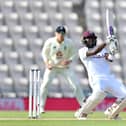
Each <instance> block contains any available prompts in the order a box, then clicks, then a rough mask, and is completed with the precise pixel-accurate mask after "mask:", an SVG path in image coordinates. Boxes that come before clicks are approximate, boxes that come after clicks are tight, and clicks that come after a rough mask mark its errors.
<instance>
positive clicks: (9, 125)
mask: <svg viewBox="0 0 126 126" xmlns="http://www.w3.org/2000/svg"><path fill="white" fill-rule="evenodd" d="M73 115H74V112H58V111H52V112H46V113H45V114H42V115H41V118H40V119H38V120H33V119H28V112H20V111H18V112H12V111H9V112H7V111H6V112H4V111H1V112H0V126H126V120H124V119H126V113H124V112H123V113H121V116H122V119H123V120H106V118H105V117H104V114H103V112H95V113H94V114H91V115H89V118H88V120H76V119H75V118H74V117H73Z"/></svg>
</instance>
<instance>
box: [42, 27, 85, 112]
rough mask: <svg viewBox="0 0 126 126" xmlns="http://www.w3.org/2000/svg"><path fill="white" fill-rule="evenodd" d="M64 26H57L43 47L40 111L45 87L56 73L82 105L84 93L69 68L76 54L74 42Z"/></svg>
mask: <svg viewBox="0 0 126 126" xmlns="http://www.w3.org/2000/svg"><path fill="white" fill-rule="evenodd" d="M65 34H66V29H65V27H64V26H58V27H57V28H56V31H55V37H52V38H49V39H48V40H47V41H46V42H45V45H44V47H43V50H42V57H43V60H44V62H45V66H46V69H45V72H44V75H43V83H42V84H41V91H40V94H41V96H40V97H41V112H44V105H45V101H46V97H47V89H48V86H49V85H50V83H51V82H52V79H53V78H54V77H55V76H56V75H61V76H63V77H64V78H65V79H66V80H67V81H68V82H69V84H70V86H71V87H72V88H73V91H74V94H75V96H76V98H77V100H78V102H79V104H80V105H82V100H83V98H84V94H83V92H82V90H81V87H80V85H79V80H78V79H77V77H76V75H75V74H74V72H73V70H72V69H73V68H71V63H72V62H73V59H74V57H75V55H76V51H75V47H74V43H73V41H72V40H71V39H68V38H67V37H66V36H65Z"/></svg>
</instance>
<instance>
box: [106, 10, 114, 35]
mask: <svg viewBox="0 0 126 126" xmlns="http://www.w3.org/2000/svg"><path fill="white" fill-rule="evenodd" d="M106 26H107V32H108V36H112V35H114V14H113V13H112V11H110V9H108V8H107V9H106Z"/></svg>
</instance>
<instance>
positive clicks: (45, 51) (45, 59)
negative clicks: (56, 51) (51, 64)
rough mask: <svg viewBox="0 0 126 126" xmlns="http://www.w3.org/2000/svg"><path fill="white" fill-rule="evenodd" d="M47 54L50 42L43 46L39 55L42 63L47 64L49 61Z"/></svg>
mask: <svg viewBox="0 0 126 126" xmlns="http://www.w3.org/2000/svg"><path fill="white" fill-rule="evenodd" d="M49 52H50V42H49V41H48V40H47V41H46V42H45V44H44V46H43V49H42V53H41V55H42V58H43V60H44V62H47V61H48V60H49Z"/></svg>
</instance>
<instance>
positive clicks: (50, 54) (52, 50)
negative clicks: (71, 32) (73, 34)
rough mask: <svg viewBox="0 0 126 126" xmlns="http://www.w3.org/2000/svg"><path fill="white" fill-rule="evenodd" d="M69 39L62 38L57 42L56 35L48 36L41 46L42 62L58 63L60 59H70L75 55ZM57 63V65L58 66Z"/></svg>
mask: <svg viewBox="0 0 126 126" xmlns="http://www.w3.org/2000/svg"><path fill="white" fill-rule="evenodd" d="M73 44H74V43H72V40H71V39H68V38H64V41H63V42H62V43H58V42H57V39H56V37H52V38H49V39H48V40H47V41H46V42H45V45H44V47H43V50H42V57H43V60H44V62H47V61H49V62H50V63H51V64H54V65H56V64H58V62H60V61H62V60H64V59H65V60H72V58H73V57H74V56H75V47H74V46H73ZM58 66H59V65H57V67H58Z"/></svg>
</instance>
